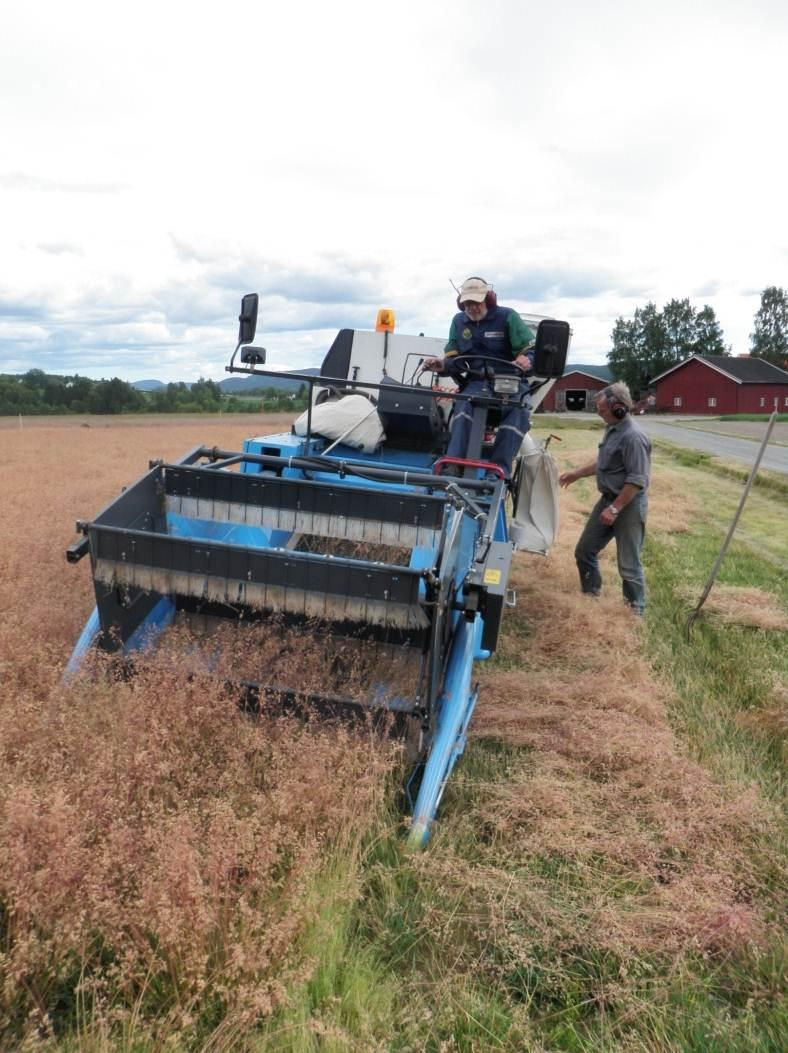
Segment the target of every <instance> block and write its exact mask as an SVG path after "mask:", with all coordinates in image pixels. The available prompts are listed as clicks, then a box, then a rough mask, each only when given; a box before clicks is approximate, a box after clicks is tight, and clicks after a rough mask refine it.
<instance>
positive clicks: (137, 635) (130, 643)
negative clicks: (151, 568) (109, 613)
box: [123, 596, 175, 654]
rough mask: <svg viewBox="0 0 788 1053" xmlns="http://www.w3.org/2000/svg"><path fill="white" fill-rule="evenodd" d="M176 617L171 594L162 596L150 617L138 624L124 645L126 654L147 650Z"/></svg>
mask: <svg viewBox="0 0 788 1053" xmlns="http://www.w3.org/2000/svg"><path fill="white" fill-rule="evenodd" d="M174 617H175V603H174V601H173V600H171V599H170V598H169V596H162V598H161V599H160V600H159V602H158V603H157V604H156V606H155V607H154V608H153V610H152V611H151V612H150V614H149V615H148V617H147V618H146V619H145V620H144V621H143V622H141V623H140V625H138V626H137V628H136V629H135V630H134V632H133V633H132V634H131V636H130V637H129V638H128V640H127V641H126V643H125V644H124V645H123V653H124V654H132V653H133V652H135V651H146V650H147V649H148V648H149V647H150V646H151V644H152V643H153V642H154V641H155V640H156V639H157V638H158V637H159V636H161V634H162V633H163V632H164V630H165V629H167V628H168V627H169V626H170V625H171V624H172V620H173V618H174Z"/></svg>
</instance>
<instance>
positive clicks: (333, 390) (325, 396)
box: [315, 387, 378, 406]
mask: <svg viewBox="0 0 788 1053" xmlns="http://www.w3.org/2000/svg"><path fill="white" fill-rule="evenodd" d="M345 395H363V396H364V398H365V399H367V400H368V401H369V402H371V403H372V405H373V406H377V404H378V400H377V399H376V398H375V396H374V395H373V394H372V393H371V392H369V391H358V390H355V391H354V390H353V388H337V387H327V388H323V390H322V391H321V392H320V393H319V394H318V396H317V398H316V399H315V405H316V406H322V405H323V403H324V402H339V400H340V399H342V398H344V397H345Z"/></svg>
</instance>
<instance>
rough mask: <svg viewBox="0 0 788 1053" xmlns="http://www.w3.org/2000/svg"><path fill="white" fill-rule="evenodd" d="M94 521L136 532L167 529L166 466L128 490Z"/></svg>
mask: <svg viewBox="0 0 788 1053" xmlns="http://www.w3.org/2000/svg"><path fill="white" fill-rule="evenodd" d="M93 522H94V523H100V524H101V525H102V526H122V527H129V528H130V529H134V530H164V487H163V482H162V466H161V465H156V467H155V468H152V469H151V470H150V471H149V472H146V473H145V475H143V476H142V477H141V478H140V479H138V480H137V481H136V482H135V483H132V485H131V486H129V487H127V488H126V489H125V490H124V491H123V493H122V494H120V496H119V497H116V498H115V500H114V501H111V502H110V504H108V505H107V506H106V508H104V509H102V511H101V512H99V514H98V515H97V516H96V518H95V519H94V520H93Z"/></svg>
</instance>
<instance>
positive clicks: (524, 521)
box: [509, 435, 559, 555]
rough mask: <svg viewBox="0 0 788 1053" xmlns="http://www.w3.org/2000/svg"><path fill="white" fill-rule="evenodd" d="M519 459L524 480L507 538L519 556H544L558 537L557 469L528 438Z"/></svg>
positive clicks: (542, 450)
mask: <svg viewBox="0 0 788 1053" xmlns="http://www.w3.org/2000/svg"><path fill="white" fill-rule="evenodd" d="M521 456H522V458H523V478H522V484H521V487H520V494H519V500H518V502H517V514H516V515H515V517H514V519H513V520H512V522H511V523H510V525H509V537H510V539H511V541H512V543H513V545H514V547H515V549H517V551H518V552H536V553H538V554H539V555H546V554H547V552H548V551H549V550H550V548H551V547H552V545H553V542H554V541H555V539H556V536H557V534H558V526H559V515H558V509H559V504H558V493H559V484H558V465H557V464H556V463H555V460H554V459H553V457H552V455H551V454H550V453H548V452H547V450H545V449H543V448H542V447H541V446H537V444H536V443H535V442H534V441H533V439H531V437H530V436H528V435H527V436H526V438H525V442H524V443H523V446H522V448H521Z"/></svg>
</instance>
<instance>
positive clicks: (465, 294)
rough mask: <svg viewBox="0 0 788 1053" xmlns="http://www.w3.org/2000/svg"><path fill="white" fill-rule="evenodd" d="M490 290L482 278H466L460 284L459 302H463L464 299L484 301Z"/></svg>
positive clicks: (477, 301)
mask: <svg viewBox="0 0 788 1053" xmlns="http://www.w3.org/2000/svg"><path fill="white" fill-rule="evenodd" d="M489 291H490V286H489V285H488V284H487V282H486V281H485V280H484V279H483V278H468V280H467V281H464V282H463V283H462V285H461V286H460V295H459V297H458V299H459V301H460V303H465V301H466V300H475V301H476V303H484V300H485V298H486V296H487V293H488V292H489Z"/></svg>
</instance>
